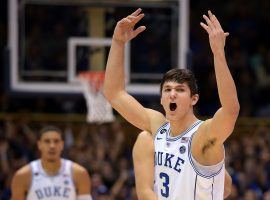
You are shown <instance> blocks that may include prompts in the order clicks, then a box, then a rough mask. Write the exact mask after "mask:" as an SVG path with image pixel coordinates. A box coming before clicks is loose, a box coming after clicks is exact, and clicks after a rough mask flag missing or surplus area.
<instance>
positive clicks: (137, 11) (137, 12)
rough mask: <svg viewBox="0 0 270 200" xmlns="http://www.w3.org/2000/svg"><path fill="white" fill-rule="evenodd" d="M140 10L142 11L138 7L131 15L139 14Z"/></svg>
mask: <svg viewBox="0 0 270 200" xmlns="http://www.w3.org/2000/svg"><path fill="white" fill-rule="evenodd" d="M140 12H142V9H141V8H138V9H137V10H136V11H135V12H133V13H132V14H131V15H132V16H135V17H136V16H137V15H138V14H140Z"/></svg>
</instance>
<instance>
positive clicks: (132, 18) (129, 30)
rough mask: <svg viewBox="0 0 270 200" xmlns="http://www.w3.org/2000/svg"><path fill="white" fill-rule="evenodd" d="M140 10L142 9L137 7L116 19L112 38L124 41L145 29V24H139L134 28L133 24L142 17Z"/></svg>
mask: <svg viewBox="0 0 270 200" xmlns="http://www.w3.org/2000/svg"><path fill="white" fill-rule="evenodd" d="M141 11H142V9H141V8H139V9H137V10H136V11H135V12H134V13H132V14H131V15H129V16H127V17H125V18H123V19H121V20H120V21H118V22H117V25H116V27H115V29H114V34H113V39H115V40H117V41H121V42H124V43H125V42H128V41H130V40H132V39H133V38H135V37H136V36H137V35H138V34H140V33H141V32H143V31H144V30H145V29H146V27H145V26H140V27H138V28H136V29H135V30H134V26H135V25H136V24H137V23H138V22H139V21H140V20H141V19H142V18H143V17H144V14H143V13H141Z"/></svg>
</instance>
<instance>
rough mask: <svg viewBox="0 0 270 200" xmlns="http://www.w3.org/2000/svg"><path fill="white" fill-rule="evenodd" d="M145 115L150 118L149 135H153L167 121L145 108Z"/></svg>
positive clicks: (156, 112)
mask: <svg viewBox="0 0 270 200" xmlns="http://www.w3.org/2000/svg"><path fill="white" fill-rule="evenodd" d="M147 113H148V115H149V116H150V118H151V133H152V134H155V133H156V131H157V130H158V129H159V128H160V127H161V126H162V125H163V124H165V123H166V122H167V120H166V118H165V116H164V115H163V114H162V113H161V112H159V111H156V110H153V109H149V108H147Z"/></svg>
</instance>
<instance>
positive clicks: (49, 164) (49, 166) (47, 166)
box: [41, 159, 61, 176]
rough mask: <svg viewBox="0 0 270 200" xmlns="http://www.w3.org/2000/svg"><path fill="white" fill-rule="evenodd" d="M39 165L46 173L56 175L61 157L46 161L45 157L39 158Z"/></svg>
mask: <svg viewBox="0 0 270 200" xmlns="http://www.w3.org/2000/svg"><path fill="white" fill-rule="evenodd" d="M41 165H42V168H43V170H44V171H45V172H46V174H47V175H49V176H53V175H56V174H57V173H58V172H59V170H60V168H61V159H58V160H55V161H47V160H45V159H41Z"/></svg>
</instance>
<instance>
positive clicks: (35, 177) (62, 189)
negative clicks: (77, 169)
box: [26, 159, 76, 200]
mask: <svg viewBox="0 0 270 200" xmlns="http://www.w3.org/2000/svg"><path fill="white" fill-rule="evenodd" d="M30 166H31V170H32V183H31V186H30V188H29V191H28V194H27V198H26V199H27V200H76V190H75V186H74V183H73V179H72V162H71V161H70V160H65V159H61V168H60V170H59V172H58V174H57V175H55V176H49V175H47V174H46V172H45V171H44V169H43V168H42V165H41V160H35V161H32V162H31V163H30Z"/></svg>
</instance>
